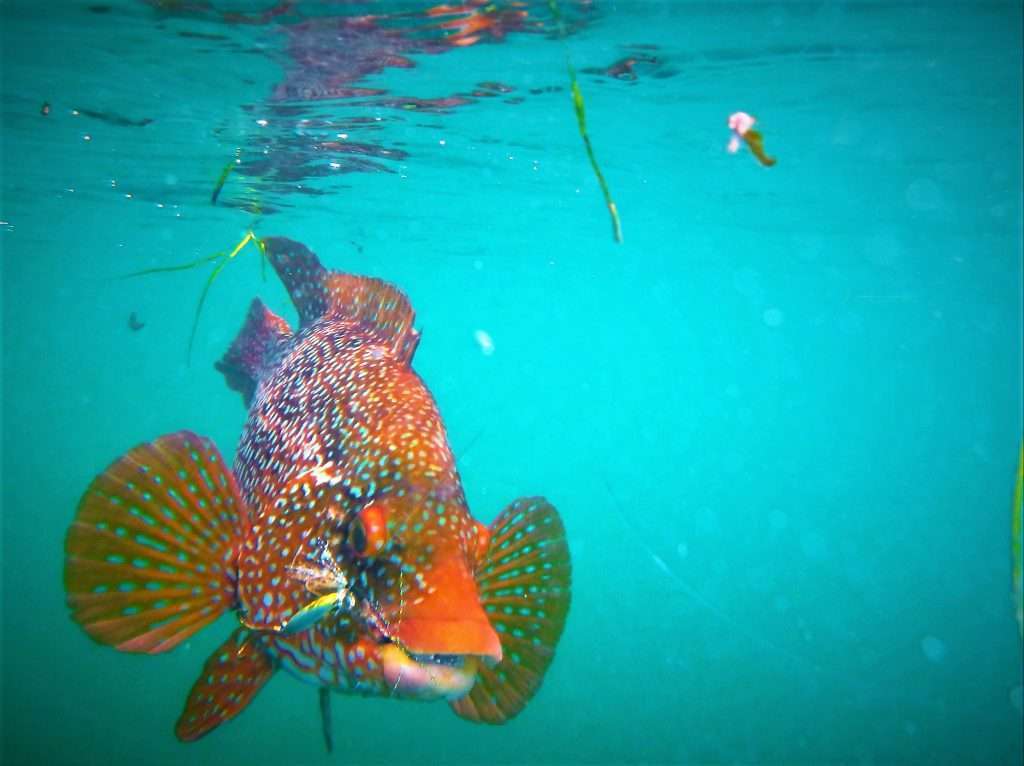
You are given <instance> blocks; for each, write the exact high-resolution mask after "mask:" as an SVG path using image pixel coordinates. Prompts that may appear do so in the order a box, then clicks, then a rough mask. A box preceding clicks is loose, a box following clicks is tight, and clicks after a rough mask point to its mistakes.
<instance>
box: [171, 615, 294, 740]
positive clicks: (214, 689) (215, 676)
mask: <svg viewBox="0 0 1024 766" xmlns="http://www.w3.org/2000/svg"><path fill="white" fill-rule="evenodd" d="M275 669H276V668H275V667H274V663H273V662H272V660H271V658H270V655H269V654H267V653H266V652H265V651H264V650H263V647H262V646H260V640H259V637H258V634H256V633H253V632H252V631H249V630H247V629H245V628H238V629H236V630H235V632H234V633H232V634H231V637H230V638H228V640H227V641H225V642H224V643H223V644H221V645H220V647H218V648H217V650H216V651H214V653H213V654H211V655H210V658H209V659H208V660H207V661H206V664H205V665H203V672H202V673H200V674H199V678H198V679H196V682H195V683H194V684H193V685H192V691H190V692H189V694H188V699H187V700H186V701H185V710H184V711H182V714H181V717H180V718H179V719H178V723H177V725H176V726H175V727H174V733H175V734H176V735H177V736H178V739H180V740H181V741H182V742H192V741H194V740H197V739H199V738H200V737H202V736H203V735H204V734H209V733H210V732H211V731H213V730H214V729H216V728H217V727H218V726H220V725H221V724H222V723H224V722H225V721H230V720H231V719H232V718H234V717H235V716H236V715H238V714H239V713H241V712H242V711H243V710H245V708H246V706H248V704H249V703H250V702H252V699H253V697H255V696H256V693H257V692H259V690H260V689H262V688H263V685H264V684H265V683H266V682H267V681H269V680H270V677H271V676H272V675H274V670H275Z"/></svg>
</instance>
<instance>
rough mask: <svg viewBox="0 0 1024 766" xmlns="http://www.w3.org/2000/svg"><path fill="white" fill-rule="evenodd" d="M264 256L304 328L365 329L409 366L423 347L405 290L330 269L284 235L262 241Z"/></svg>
mask: <svg viewBox="0 0 1024 766" xmlns="http://www.w3.org/2000/svg"><path fill="white" fill-rule="evenodd" d="M262 244H263V252H264V253H266V255H267V258H268V259H269V260H270V263H271V265H272V266H273V267H274V270H275V271H276V272H277V275H278V277H280V278H281V282H283V283H284V286H285V289H287V290H288V294H289V295H290V296H291V299H292V302H293V303H294V304H295V308H296V309H297V310H298V312H299V319H300V326H302V327H306V326H308V325H310V324H312V323H313V322H315V321H317V320H319V319H321V318H328V319H338V320H348V321H350V322H352V323H354V324H358V325H360V326H361V328H362V329H363V330H365V331H366V332H367V333H369V334H370V335H371V336H373V337H374V338H375V339H376V340H377V341H378V342H380V343H381V344H383V345H385V346H387V347H389V348H390V349H391V351H392V353H394V354H395V356H396V357H397V358H398V359H399V360H401V361H404V362H410V361H411V360H412V355H413V353H414V352H415V351H416V345H417V344H418V343H419V332H418V331H417V330H415V329H414V328H413V326H412V324H413V321H414V320H415V318H416V315H415V313H414V312H413V310H412V306H411V305H410V304H409V300H408V299H407V298H406V297H405V295H404V294H403V293H402V291H401V290H399V289H398V288H397V287H395V286H393V285H390V284H388V283H387V282H384V281H382V280H380V279H374V278H373V277H359V276H355V275H353V274H343V273H341V272H338V271H328V270H327V269H325V268H324V267H323V266H322V265H321V264H320V259H319V258H317V256H316V254H315V253H313V252H312V251H311V250H310V249H309V248H307V247H306V246H305V245H303V244H301V243H299V242H295V241H294V240H290V239H285V238H284V237H268V238H266V239H264V240H262Z"/></svg>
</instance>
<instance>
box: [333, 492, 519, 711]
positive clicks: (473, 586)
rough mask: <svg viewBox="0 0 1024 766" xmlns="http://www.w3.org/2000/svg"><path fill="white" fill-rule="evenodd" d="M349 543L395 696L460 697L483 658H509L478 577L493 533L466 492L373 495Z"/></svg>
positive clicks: (361, 600)
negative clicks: (471, 512)
mask: <svg viewBox="0 0 1024 766" xmlns="http://www.w3.org/2000/svg"><path fill="white" fill-rule="evenodd" d="M344 541H345V542H344V545H345V547H346V550H347V553H348V555H349V556H351V557H352V558H353V559H354V560H356V561H358V562H359V567H358V568H359V573H358V575H357V576H355V577H354V578H353V579H352V588H353V595H354V598H355V601H356V603H357V604H358V605H359V607H358V608H359V610H360V611H361V616H362V618H363V620H364V622H365V624H366V627H367V629H368V631H369V632H370V633H371V634H372V635H374V637H375V639H376V641H377V643H378V645H379V652H378V655H379V658H380V663H381V666H382V669H383V671H384V676H385V678H386V679H387V680H388V683H389V685H390V686H391V687H392V689H393V690H394V691H395V692H397V693H401V694H404V695H408V696H416V697H427V698H429V697H436V696H448V697H457V696H460V695H462V694H465V693H466V691H467V690H468V689H469V688H470V686H472V683H473V680H474V678H475V676H476V670H477V668H478V666H479V663H480V662H485V663H488V664H493V663H497V662H499V661H500V660H501V658H502V649H501V642H500V640H499V638H498V634H497V632H496V631H495V630H494V628H493V627H492V625H491V623H490V620H489V619H488V617H487V614H486V612H485V611H484V608H483V606H482V604H481V599H480V593H479V589H478V587H477V583H476V578H475V574H476V569H477V564H478V562H479V561H480V560H481V559H482V555H483V552H484V551H486V549H487V545H488V542H489V533H488V530H487V527H485V526H484V525H482V524H480V523H478V522H476V521H474V520H473V518H472V517H471V516H470V515H469V511H468V509H467V507H466V503H465V499H464V497H463V495H462V492H461V490H456V491H438V490H436V489H435V490H431V491H428V492H406V493H402V494H399V493H396V494H393V495H390V496H386V497H382V498H379V499H374V500H371V501H370V502H368V503H366V504H365V505H364V506H363V507H362V508H361V509H360V510H359V511H358V512H356V513H355V514H353V516H352V517H351V519H350V520H349V523H348V525H347V529H346V531H345V534H344Z"/></svg>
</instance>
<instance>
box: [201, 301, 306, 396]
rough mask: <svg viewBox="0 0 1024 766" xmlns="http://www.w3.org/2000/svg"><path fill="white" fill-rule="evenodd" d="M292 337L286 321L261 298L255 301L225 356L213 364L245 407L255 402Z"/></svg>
mask: <svg viewBox="0 0 1024 766" xmlns="http://www.w3.org/2000/svg"><path fill="white" fill-rule="evenodd" d="M291 337H292V331H291V328H290V327H289V326H288V323H287V322H286V321H285V320H284V319H282V318H281V317H279V316H278V315H277V314H275V313H274V312H273V311H271V310H270V309H268V308H267V307H266V306H265V305H264V304H263V301H261V300H260V299H259V298H256V299H255V300H253V302H252V304H251V305H250V306H249V313H248V315H247V316H246V318H245V324H243V325H242V329H241V330H239V332H238V335H237V336H236V337H235V340H234V342H233V343H232V344H231V347H230V348H229V349H228V351H227V353H226V354H224V357H223V358H222V359H221V360H220V361H219V362H217V363H216V364H215V365H214V367H216V368H217V370H218V371H220V372H221V373H223V375H224V379H225V381H227V384H228V388H230V389H232V390H233V391H238V392H239V393H240V394H241V395H242V398H243V399H244V400H245V406H246V407H248V406H249V405H250V404H251V403H252V398H253V396H254V395H255V393H256V386H257V384H258V383H259V382H260V379H261V378H262V377H263V375H264V374H265V373H266V372H267V371H268V370H272V369H273V368H274V367H276V366H277V363H278V361H279V360H280V358H281V355H282V353H283V352H284V349H285V347H286V346H287V344H288V341H290V340H291Z"/></svg>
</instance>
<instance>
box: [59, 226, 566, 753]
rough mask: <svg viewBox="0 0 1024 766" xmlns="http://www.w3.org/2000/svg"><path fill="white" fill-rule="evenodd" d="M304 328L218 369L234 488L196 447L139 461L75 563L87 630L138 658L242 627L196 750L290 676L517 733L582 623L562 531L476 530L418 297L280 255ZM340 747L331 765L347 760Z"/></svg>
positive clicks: (122, 466)
mask: <svg viewBox="0 0 1024 766" xmlns="http://www.w3.org/2000/svg"><path fill="white" fill-rule="evenodd" d="M261 246H262V247H263V249H264V252H265V254H266V255H267V257H268V258H269V260H270V262H271V264H272V265H273V267H274V268H275V270H276V271H277V273H278V275H279V276H280V277H281V279H282V281H283V282H284V285H285V287H286V288H287V289H288V292H289V293H290V295H291V298H292V301H293V302H294V303H295V306H296V308H297V309H298V313H299V318H300V324H299V329H298V330H297V331H296V332H295V333H293V332H292V331H291V329H290V328H289V327H288V325H287V323H286V322H285V321H284V320H283V319H281V318H280V317H278V316H276V315H275V314H273V313H272V312H270V311H269V310H268V309H267V308H266V307H265V306H264V305H263V304H262V303H261V302H260V301H259V300H256V301H254V302H253V304H252V307H251V309H250V311H249V315H248V318H247V320H246V323H245V325H244V327H243V328H242V331H241V333H240V334H239V336H238V338H237V339H236V340H235V342H234V344H233V345H232V346H231V348H230V349H229V350H228V352H227V354H226V355H225V356H224V358H223V360H222V361H221V362H219V363H218V365H217V366H218V369H220V370H221V372H223V374H224V376H225V378H226V380H227V383H228V385H229V386H231V387H232V388H234V389H235V390H237V391H239V392H241V393H242V395H243V397H244V399H245V401H246V402H247V404H248V405H249V407H250V409H249V418H248V422H247V423H246V426H245V429H244V431H243V434H242V439H241V444H240V446H239V449H238V454H237V458H236V462H235V467H234V471H231V470H230V469H229V468H228V467H227V466H226V465H225V464H224V461H223V459H222V457H221V456H220V454H219V453H218V451H217V449H216V447H215V446H214V444H213V442H212V441H210V440H209V439H205V438H202V437H199V436H196V435H195V434H192V433H189V432H184V431H182V432H178V433H174V434H170V435H167V436H163V437H161V438H159V439H157V440H155V441H153V442H150V443H148V444H144V445H141V446H139V447H136V448H135V449H133V450H131V451H130V452H128V453H127V454H126V455H125V456H124V457H122V458H121V459H119V460H118V461H117V462H115V463H114V464H113V465H111V466H110V468H108V469H107V470H106V471H105V472H104V473H102V474H101V475H100V476H98V477H97V478H96V479H95V480H94V481H93V483H92V485H91V486H90V487H89V489H88V490H87V491H86V493H85V495H84V496H83V498H82V501H81V504H80V505H79V508H78V513H77V515H76V517H75V521H74V523H73V524H72V525H71V528H70V530H69V532H68V536H67V542H66V555H67V558H66V565H65V586H66V588H67V592H68V600H69V604H70V606H71V610H72V615H73V617H74V619H75V620H76V621H77V622H78V623H79V624H80V625H81V626H82V627H83V628H84V629H85V630H86V632H88V633H89V635H91V636H92V637H93V638H94V639H96V640H98V641H100V642H101V643H104V644H109V645H112V646H115V647H117V648H118V649H121V650H123V651H133V652H148V653H156V652H162V651H166V650H168V649H170V648H172V647H174V646H175V645H177V644H179V643H181V642H182V641H183V640H184V639H186V638H187V637H188V636H190V635H191V634H193V633H194V632H195V631H197V630H199V629H200V628H201V627H203V626H205V625H208V624H209V623H211V622H213V621H214V620H215V619H217V617H218V616H220V615H221V614H223V613H224V612H225V611H227V610H229V609H233V610H236V611H237V613H238V615H239V619H240V621H241V623H242V627H240V628H238V629H236V630H235V631H234V633H232V635H231V636H230V637H229V638H228V640H227V641H226V642H225V643H224V644H223V645H222V646H221V647H220V648H219V649H218V650H217V651H215V652H214V653H213V655H212V656H211V657H210V658H209V660H207V662H206V665H205V667H204V668H203V670H202V673H201V674H200V676H199V680H198V681H196V683H195V685H194V686H193V688H192V691H191V694H190V695H189V698H188V701H187V703H186V706H185V710H184V712H183V714H182V716H181V718H180V719H179V721H178V725H177V729H176V731H177V734H178V736H179V737H180V738H181V739H183V740H194V739H196V738H198V737H200V736H202V735H204V734H206V733H207V732H209V731H210V730H212V729H213V728H215V727H216V726H218V725H219V724H221V723H223V722H224V721H226V720H228V719H230V718H232V717H234V716H235V715H237V714H238V713H239V712H240V711H241V710H242V709H243V708H245V706H246V705H247V704H248V703H249V702H250V700H251V699H252V698H253V696H254V695H255V694H256V692H257V691H258V690H259V689H260V688H261V687H262V686H263V684H264V683H266V681H267V680H268V679H269V678H270V676H271V675H272V674H273V672H274V670H275V669H276V668H278V667H283V668H285V669H287V670H289V671H290V672H292V673H293V674H295V675H296V676H298V677H299V678H301V679H303V680H305V681H308V682H310V683H312V684H314V685H316V686H318V687H320V688H321V709H322V710H323V715H324V725H325V731H326V727H327V717H328V713H329V711H328V709H327V703H326V700H327V697H326V693H325V692H324V691H323V690H325V689H330V690H334V691H341V692H350V693H359V694H373V695H383V696H395V697H406V698H416V699H434V698H439V697H443V698H447V699H448V700H449V704H450V705H451V707H452V708H453V709H454V710H455V712H456V713H457V714H458V715H460V716H462V717H464V718H467V719H470V720H475V721H485V722H490V723H500V722H503V721H505V720H507V719H509V718H511V717H512V716H514V715H516V714H517V713H518V712H519V711H520V710H521V709H522V708H523V707H524V706H525V704H526V703H527V701H528V700H529V699H530V697H531V696H532V695H533V694H534V693H535V692H536V691H537V689H538V688H539V686H540V683H541V679H542V676H543V674H544V672H545V670H546V668H547V666H548V664H549V663H550V662H551V660H552V657H553V653H554V648H555V644H556V642H557V641H558V638H559V635H560V634H561V631H562V626H563V624H564V621H565V617H566V613H567V611H568V606H569V580H570V566H569V554H568V548H567V546H566V542H565V537H564V531H563V528H562V524H561V521H560V519H559V516H558V513H557V512H556V511H555V509H554V508H553V507H551V506H550V505H549V504H548V503H547V502H545V501H544V500H542V499H540V498H532V499H521V500H517V501H515V502H514V503H512V504H511V505H510V506H508V508H506V509H505V510H504V511H503V512H502V513H501V514H499V516H498V517H497V519H496V520H495V521H494V522H493V523H492V524H491V525H490V526H484V525H483V524H481V523H480V522H477V521H475V520H474V519H473V518H472V517H471V516H470V515H469V511H468V509H467V506H466V499H465V495H464V494H463V490H462V486H461V482H460V480H459V476H458V473H457V471H456V468H455V464H454V459H453V457H452V453H451V450H450V449H449V446H448V442H447V437H446V434H445V430H444V426H443V425H442V423H441V419H440V415H439V413H438V411H437V408H436V405H435V404H434V401H433V399H432V397H431V395H430V393H429V392H428V391H427V389H426V387H425V385H424V384H423V382H422V381H421V380H420V378H419V377H418V376H417V375H416V373H415V372H413V370H412V368H411V366H410V362H411V359H412V355H413V352H414V350H415V348H416V345H417V341H418V339H419V333H418V332H417V331H416V330H414V329H413V327H412V322H413V312H412V309H411V307H410V306H409V303H408V301H407V300H406V298H405V296H404V295H403V294H402V293H400V292H399V291H398V290H397V289H395V288H394V287H392V286H390V285H388V284H386V283H384V282H381V281H379V280H376V279H369V278H364V277H355V276H351V275H347V274H341V273H337V272H330V271H327V270H325V269H324V268H323V267H322V266H321V265H320V262H319V261H318V260H317V257H316V256H315V255H314V254H313V253H311V252H310V251H309V250H307V249H306V248H305V247H303V246H302V245H300V244H298V243H296V242H292V241H289V240H286V239H276V238H275V239H267V240H264V241H263V242H262V243H261ZM329 742H330V740H329V738H328V745H329Z"/></svg>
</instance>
